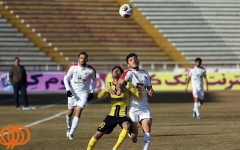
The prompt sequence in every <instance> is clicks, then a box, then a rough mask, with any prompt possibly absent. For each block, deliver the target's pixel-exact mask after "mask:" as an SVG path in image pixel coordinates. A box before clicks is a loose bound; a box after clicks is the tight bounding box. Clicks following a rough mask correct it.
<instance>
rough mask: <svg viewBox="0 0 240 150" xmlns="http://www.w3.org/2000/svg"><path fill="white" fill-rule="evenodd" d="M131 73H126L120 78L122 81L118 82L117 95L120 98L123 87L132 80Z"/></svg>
mask: <svg viewBox="0 0 240 150" xmlns="http://www.w3.org/2000/svg"><path fill="white" fill-rule="evenodd" d="M129 72H130V71H125V72H124V73H123V74H122V76H121V77H120V79H119V80H118V82H117V84H116V94H117V95H118V96H120V95H121V93H122V86H123V85H126V83H127V82H128V81H129V79H130V73H129Z"/></svg>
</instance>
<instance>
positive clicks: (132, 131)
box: [129, 122, 138, 143]
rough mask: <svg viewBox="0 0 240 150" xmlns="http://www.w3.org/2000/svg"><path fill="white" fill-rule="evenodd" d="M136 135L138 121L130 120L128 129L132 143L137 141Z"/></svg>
mask: <svg viewBox="0 0 240 150" xmlns="http://www.w3.org/2000/svg"><path fill="white" fill-rule="evenodd" d="M137 135H138V122H132V125H131V129H130V131H129V137H130V138H131V139H132V141H133V143H137Z"/></svg>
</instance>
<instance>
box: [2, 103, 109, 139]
mask: <svg viewBox="0 0 240 150" xmlns="http://www.w3.org/2000/svg"><path fill="white" fill-rule="evenodd" d="M104 99H105V98H102V99H95V100H92V101H90V102H89V103H88V104H87V105H89V104H93V103H96V102H99V101H102V100H104ZM55 105H57V104H55ZM51 107H52V106H51ZM66 113H67V111H66V110H65V111H62V112H60V113H57V114H55V115H53V116H50V117H48V118H45V119H42V120H38V121H35V122H33V123H31V124H28V125H26V126H25V127H31V126H35V125H37V124H40V123H42V122H45V121H49V120H52V119H55V118H57V117H59V116H61V115H63V114H66ZM7 134H8V132H5V133H4V134H3V135H7Z"/></svg>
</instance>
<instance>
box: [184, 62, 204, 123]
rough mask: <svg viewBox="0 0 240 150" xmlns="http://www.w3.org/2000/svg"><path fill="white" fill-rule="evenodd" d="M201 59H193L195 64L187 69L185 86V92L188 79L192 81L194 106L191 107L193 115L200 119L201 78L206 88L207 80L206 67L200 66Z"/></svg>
mask: <svg viewBox="0 0 240 150" xmlns="http://www.w3.org/2000/svg"><path fill="white" fill-rule="evenodd" d="M201 65H202V59H201V58H196V59H195V66H194V67H193V68H191V69H190V70H189V74H188V78H187V82H186V88H185V91H186V92H187V89H188V84H189V81H190V80H191V83H192V94H193V99H194V107H193V117H194V118H197V119H200V118H201V115H200V108H201V106H202V104H203V99H204V89H203V79H204V81H205V85H206V89H207V90H208V80H207V77H206V69H205V68H203V67H202V66H201Z"/></svg>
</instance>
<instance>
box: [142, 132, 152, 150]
mask: <svg viewBox="0 0 240 150" xmlns="http://www.w3.org/2000/svg"><path fill="white" fill-rule="evenodd" d="M150 142H151V133H144V136H143V141H142V148H143V150H148V148H149V146H150Z"/></svg>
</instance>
